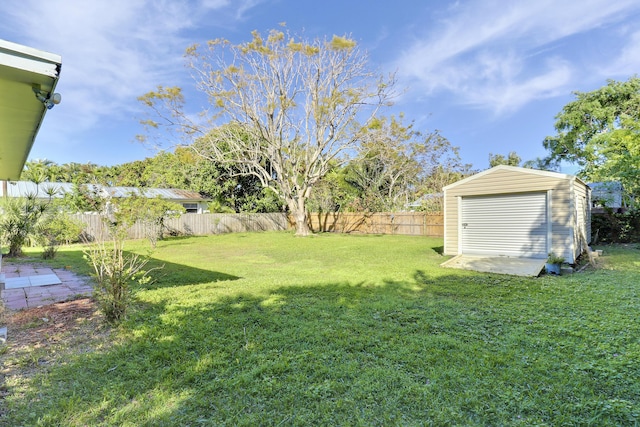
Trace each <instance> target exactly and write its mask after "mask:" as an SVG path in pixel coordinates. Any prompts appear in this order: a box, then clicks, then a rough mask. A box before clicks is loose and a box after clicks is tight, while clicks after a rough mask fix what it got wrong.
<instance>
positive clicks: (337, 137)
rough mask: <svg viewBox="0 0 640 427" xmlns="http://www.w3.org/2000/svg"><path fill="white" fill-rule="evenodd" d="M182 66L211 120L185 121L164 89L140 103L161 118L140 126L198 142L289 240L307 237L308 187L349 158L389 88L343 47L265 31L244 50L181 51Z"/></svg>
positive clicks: (352, 48) (359, 55)
mask: <svg viewBox="0 0 640 427" xmlns="http://www.w3.org/2000/svg"><path fill="white" fill-rule="evenodd" d="M187 57H188V58H189V62H188V65H189V66H190V68H191V69H192V70H193V72H194V76H195V78H196V81H197V83H198V84H197V86H198V88H199V89H200V90H201V91H202V92H204V93H205V94H206V95H207V96H208V98H209V100H210V103H211V109H212V110H213V111H214V114H213V116H211V117H210V119H211V120H209V121H208V123H207V124H204V125H203V124H198V123H195V122H193V121H190V120H188V116H187V115H186V114H185V112H184V108H183V107H184V97H183V94H182V92H181V90H180V89H179V88H175V87H174V88H159V90H158V91H156V92H150V93H147V94H146V95H144V96H143V97H141V100H142V101H143V102H144V103H145V104H146V105H147V106H148V107H150V108H151V109H152V110H154V111H156V112H158V113H160V115H161V117H162V120H161V121H160V122H159V121H156V120H147V121H145V122H144V123H145V124H146V125H148V126H149V127H150V128H155V129H158V128H160V127H161V126H163V125H167V126H175V125H176V124H177V125H179V128H180V130H181V133H182V134H183V135H186V136H188V137H191V138H193V137H198V136H199V137H200V138H204V141H208V144H209V147H210V150H209V152H208V154H207V155H208V156H210V159H211V160H214V161H217V162H220V163H225V164H233V165H234V166H235V167H236V168H237V170H238V173H239V174H243V175H252V176H255V177H256V178H258V180H259V181H260V183H261V185H262V186H263V187H266V188H269V189H271V190H272V191H273V192H275V193H276V194H277V195H278V196H279V197H281V198H282V199H283V200H284V201H285V203H286V204H287V207H288V209H289V211H290V212H291V214H292V215H293V218H294V220H295V222H296V234H297V235H307V234H308V233H309V227H308V224H307V210H306V202H307V200H308V198H309V196H310V194H311V192H312V189H313V187H314V186H315V185H316V184H317V183H318V181H319V180H320V179H321V178H322V177H323V176H325V175H326V174H327V172H328V171H329V170H330V166H331V164H332V162H338V163H344V162H346V161H347V160H348V159H349V157H350V156H351V155H352V154H353V153H354V152H355V151H354V150H355V149H357V147H358V145H359V142H360V134H361V132H360V130H361V129H362V127H363V126H364V125H366V123H367V122H368V121H369V120H371V118H372V117H374V116H375V114H376V112H377V110H378V109H379V107H381V106H383V105H385V104H387V103H388V99H389V97H390V88H391V87H392V85H393V78H389V79H384V78H382V77H379V76H376V75H375V74H374V73H373V72H371V71H369V70H367V68H366V55H365V54H364V53H363V52H362V51H361V50H360V49H359V48H358V47H357V44H356V42H355V41H353V40H352V39H350V38H348V37H338V36H333V38H332V39H330V40H327V39H324V40H320V39H315V40H311V41H307V40H304V39H302V38H301V39H296V38H295V37H293V36H292V35H290V34H289V33H286V34H285V33H284V32H282V31H276V30H272V31H270V32H269V34H268V36H267V37H266V39H265V38H263V37H262V35H261V34H260V33H259V32H257V31H254V32H253V33H252V39H251V41H249V42H246V43H241V44H236V45H234V44H232V43H231V42H229V41H227V40H223V39H216V40H212V41H210V42H208V43H207V44H206V45H205V46H198V45H195V46H192V47H190V48H189V49H187ZM358 120H362V124H359V123H358ZM216 124H217V125H220V124H224V125H222V126H216ZM213 128H216V131H215V132H211V130H212V129H213Z"/></svg>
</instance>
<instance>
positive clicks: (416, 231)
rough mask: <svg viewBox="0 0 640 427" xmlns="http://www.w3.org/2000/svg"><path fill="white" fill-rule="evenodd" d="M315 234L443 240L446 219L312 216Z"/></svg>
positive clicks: (403, 214) (403, 215)
mask: <svg viewBox="0 0 640 427" xmlns="http://www.w3.org/2000/svg"><path fill="white" fill-rule="evenodd" d="M309 219H310V223H311V229H312V230H313V231H325V232H334V233H363V234H406V235H412V236H430V237H444V217H443V215H442V214H441V213H435V214H434V213H426V212H384V213H371V214H368V213H364V214H363V213H341V212H331V213H312V214H310V215H309Z"/></svg>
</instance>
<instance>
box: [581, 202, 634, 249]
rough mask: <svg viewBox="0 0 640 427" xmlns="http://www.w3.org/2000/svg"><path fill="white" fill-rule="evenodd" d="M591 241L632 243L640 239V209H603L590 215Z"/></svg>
mask: <svg viewBox="0 0 640 427" xmlns="http://www.w3.org/2000/svg"><path fill="white" fill-rule="evenodd" d="M591 235H592V236H593V239H592V240H593V243H596V244H597V243H632V242H639V241H640V209H638V208H633V209H630V210H627V211H626V212H614V211H613V210H612V209H605V211H604V212H603V213H594V214H592V217H591Z"/></svg>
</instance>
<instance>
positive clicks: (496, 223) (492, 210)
mask: <svg viewBox="0 0 640 427" xmlns="http://www.w3.org/2000/svg"><path fill="white" fill-rule="evenodd" d="M461 219H462V220H461V223H460V228H461V233H460V236H461V239H462V242H461V244H462V246H461V247H462V253H463V254H483V255H507V256H521V257H532V258H546V257H547V194H546V193H520V194H505V195H492V196H477V197H463V198H462V212H461Z"/></svg>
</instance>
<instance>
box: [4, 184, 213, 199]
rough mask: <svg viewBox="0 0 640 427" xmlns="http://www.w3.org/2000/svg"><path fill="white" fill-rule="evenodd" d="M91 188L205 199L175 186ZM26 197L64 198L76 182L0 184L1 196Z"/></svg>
mask: <svg viewBox="0 0 640 427" xmlns="http://www.w3.org/2000/svg"><path fill="white" fill-rule="evenodd" d="M87 185H88V186H89V189H90V190H92V191H95V192H96V193H97V194H100V195H102V196H104V197H107V196H110V197H116V198H121V197H129V196H130V195H131V194H136V195H143V196H145V197H148V198H155V197H160V198H162V199H166V200H173V201H204V200H205V199H204V198H203V197H202V196H201V195H200V194H199V193H198V192H196V191H189V190H179V189H175V188H143V189H140V188H136V187H106V186H103V185H98V184H87ZM5 188H6V196H7V197H26V196H29V195H33V196H36V197H38V198H48V197H53V198H62V197H64V195H65V194H66V193H72V192H73V191H74V188H75V186H74V184H71V183H68V182H42V183H40V184H35V183H33V182H31V181H10V182H7V183H6V185H4V184H3V185H2V186H0V196H3V197H4V196H5Z"/></svg>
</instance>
